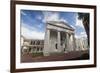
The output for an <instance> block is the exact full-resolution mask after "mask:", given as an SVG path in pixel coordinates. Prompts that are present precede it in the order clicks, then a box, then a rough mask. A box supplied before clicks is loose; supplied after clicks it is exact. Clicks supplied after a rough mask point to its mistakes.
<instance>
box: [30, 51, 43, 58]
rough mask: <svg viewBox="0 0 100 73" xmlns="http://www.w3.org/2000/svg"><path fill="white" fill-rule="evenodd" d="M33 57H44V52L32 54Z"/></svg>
mask: <svg viewBox="0 0 100 73" xmlns="http://www.w3.org/2000/svg"><path fill="white" fill-rule="evenodd" d="M32 56H33V57H38V56H43V52H34V53H32Z"/></svg>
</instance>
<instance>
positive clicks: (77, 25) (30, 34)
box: [20, 10, 86, 39]
mask: <svg viewBox="0 0 100 73" xmlns="http://www.w3.org/2000/svg"><path fill="white" fill-rule="evenodd" d="M20 15H21V35H23V36H24V37H26V38H28V39H44V35H45V28H46V27H45V25H46V24H45V23H46V21H63V22H66V23H67V24H69V25H70V26H71V27H73V28H74V29H75V37H76V38H80V37H86V32H85V29H84V26H83V23H82V20H79V19H78V14H77V13H76V12H56V11H36V10H21V11H20Z"/></svg>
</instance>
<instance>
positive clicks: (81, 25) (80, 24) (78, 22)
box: [76, 14, 84, 28]
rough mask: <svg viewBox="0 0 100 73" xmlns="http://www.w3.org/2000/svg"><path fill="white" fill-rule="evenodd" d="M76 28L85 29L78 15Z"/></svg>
mask: <svg viewBox="0 0 100 73" xmlns="http://www.w3.org/2000/svg"><path fill="white" fill-rule="evenodd" d="M76 26H77V27H81V28H84V26H83V22H82V19H78V14H77V15H76Z"/></svg>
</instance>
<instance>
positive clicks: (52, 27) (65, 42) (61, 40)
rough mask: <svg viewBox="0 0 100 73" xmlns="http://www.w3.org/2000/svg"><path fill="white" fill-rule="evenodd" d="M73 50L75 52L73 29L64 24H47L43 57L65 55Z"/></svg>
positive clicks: (52, 22) (51, 22)
mask: <svg viewBox="0 0 100 73" xmlns="http://www.w3.org/2000/svg"><path fill="white" fill-rule="evenodd" d="M73 50H75V38H74V29H73V28H72V27H71V26H69V25H68V24H66V23H65V22H59V21H57V22H56V21H50V22H47V24H46V32H45V40H44V50H43V53H44V55H45V56H48V55H50V54H51V53H67V52H69V51H73Z"/></svg>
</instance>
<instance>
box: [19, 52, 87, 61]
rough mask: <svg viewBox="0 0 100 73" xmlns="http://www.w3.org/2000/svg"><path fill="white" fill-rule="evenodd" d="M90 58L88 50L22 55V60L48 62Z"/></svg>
mask: <svg viewBox="0 0 100 73" xmlns="http://www.w3.org/2000/svg"><path fill="white" fill-rule="evenodd" d="M82 59H83V60H84V59H89V55H88V51H74V52H69V53H67V54H62V55H52V56H39V57H32V55H31V54H26V55H24V56H21V62H47V61H67V60H82Z"/></svg>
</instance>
